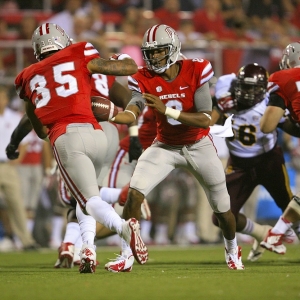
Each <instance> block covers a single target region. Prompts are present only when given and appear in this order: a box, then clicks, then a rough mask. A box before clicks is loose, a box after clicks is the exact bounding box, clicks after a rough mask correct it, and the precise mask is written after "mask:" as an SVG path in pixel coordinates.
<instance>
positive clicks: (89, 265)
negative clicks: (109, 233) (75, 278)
mask: <svg viewBox="0 0 300 300" xmlns="http://www.w3.org/2000/svg"><path fill="white" fill-rule="evenodd" d="M96 264H97V262H96V252H95V246H94V245H82V248H81V251H80V266H79V272H80V273H95V271H96Z"/></svg>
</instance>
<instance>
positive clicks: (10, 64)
mask: <svg viewBox="0 0 300 300" xmlns="http://www.w3.org/2000/svg"><path fill="white" fill-rule="evenodd" d="M37 26H38V24H37V21H36V19H35V17H34V16H33V15H24V17H23V18H22V20H21V22H20V24H19V26H18V33H17V35H16V39H18V40H29V41H31V37H32V32H33V31H34V30H35V29H36V28H37ZM5 52H6V53H5V55H3V65H4V68H5V72H6V74H7V75H15V73H16V69H15V67H16V60H17V57H16V56H17V53H16V51H15V49H11V50H9V49H8V50H7V51H5ZM23 62H24V67H27V66H29V65H31V64H32V63H35V62H36V59H35V56H34V53H33V51H32V48H31V47H30V48H23Z"/></svg>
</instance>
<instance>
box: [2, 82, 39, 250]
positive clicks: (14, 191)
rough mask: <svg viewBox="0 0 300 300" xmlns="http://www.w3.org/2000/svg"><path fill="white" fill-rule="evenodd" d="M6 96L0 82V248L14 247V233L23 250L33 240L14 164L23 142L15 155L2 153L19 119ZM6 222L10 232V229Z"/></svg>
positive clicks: (6, 91) (29, 245) (32, 244)
mask: <svg viewBox="0 0 300 300" xmlns="http://www.w3.org/2000/svg"><path fill="white" fill-rule="evenodd" d="M8 97H9V95H8V88H7V87H3V86H0V136H1V139H0V189H1V192H2V195H3V200H4V202H5V209H7V210H6V212H7V216H8V221H9V223H6V225H7V226H6V228H4V229H6V232H5V234H6V235H5V236H4V238H3V239H2V240H1V241H0V251H7V250H13V249H14V247H15V244H14V240H13V237H14V235H15V236H16V237H17V238H18V239H19V240H20V241H21V243H22V245H21V246H22V247H23V249H24V250H27V249H28V250H29V249H36V245H35V242H34V240H33V238H32V236H31V234H30V232H29V231H28V230H27V226H26V211H25V207H24V203H23V201H22V196H21V185H20V178H19V175H18V173H17V170H16V164H17V163H19V161H20V160H21V159H22V156H23V155H24V151H25V148H24V143H23V144H21V145H20V149H19V151H20V157H19V159H17V160H14V161H9V160H8V158H7V156H6V153H5V148H6V146H7V145H8V143H9V141H10V136H11V134H12V132H13V130H14V129H15V127H16V126H17V125H18V123H19V121H20V119H21V115H20V114H19V113H17V112H14V111H13V110H11V109H10V108H9V107H8V104H9V98H8ZM9 225H10V226H11V230H12V232H10V226H9ZM4 226H5V224H4Z"/></svg>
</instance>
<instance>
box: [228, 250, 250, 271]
mask: <svg viewBox="0 0 300 300" xmlns="http://www.w3.org/2000/svg"><path fill="white" fill-rule="evenodd" d="M225 260H226V263H227V266H228V268H229V269H230V270H244V269H245V267H244V265H243V263H242V248H241V247H240V246H237V247H236V248H235V249H234V250H233V251H231V252H228V251H227V249H226V248H225Z"/></svg>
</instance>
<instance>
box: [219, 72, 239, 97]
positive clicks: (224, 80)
mask: <svg viewBox="0 0 300 300" xmlns="http://www.w3.org/2000/svg"><path fill="white" fill-rule="evenodd" d="M235 78H236V76H235V74H234V73H231V74H227V75H223V76H220V77H219V79H218V81H217V82H216V86H215V96H216V98H217V99H220V98H222V97H224V96H225V95H226V93H230V92H229V89H230V87H231V82H232V80H234V79H235Z"/></svg>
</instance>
